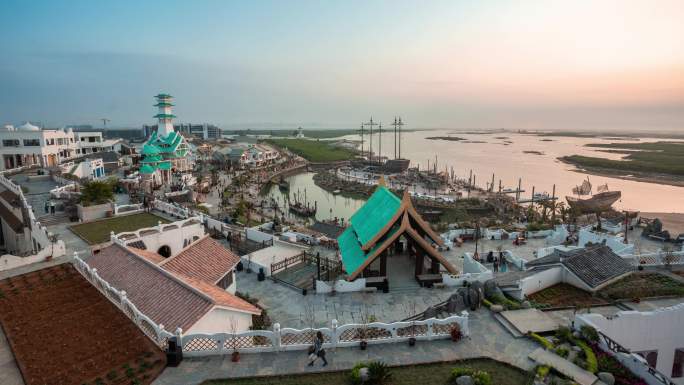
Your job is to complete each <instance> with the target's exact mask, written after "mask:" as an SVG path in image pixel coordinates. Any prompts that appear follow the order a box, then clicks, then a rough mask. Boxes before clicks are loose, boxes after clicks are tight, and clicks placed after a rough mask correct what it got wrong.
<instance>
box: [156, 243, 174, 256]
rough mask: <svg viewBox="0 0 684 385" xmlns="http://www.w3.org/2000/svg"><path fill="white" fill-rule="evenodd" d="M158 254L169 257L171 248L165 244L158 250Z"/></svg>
mask: <svg viewBox="0 0 684 385" xmlns="http://www.w3.org/2000/svg"><path fill="white" fill-rule="evenodd" d="M157 254H159V255H161V256H162V257H164V258H168V257H170V256H171V248H170V247H168V246H166V245H164V246H162V247H160V248H159V250H157Z"/></svg>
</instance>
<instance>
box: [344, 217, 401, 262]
mask: <svg viewBox="0 0 684 385" xmlns="http://www.w3.org/2000/svg"><path fill="white" fill-rule="evenodd" d="M399 228H400V226H394V227H392V229H390V231H388V232H387V235H385V236H384V237H382V239H381V240H380V242H378V243H376V244H375V246H373V247H372V248H371V249H370V250H368V253H364V252H363V250H361V244H359V241H358V239H357V237H356V233H355V232H354V229H353V228H352V227H351V226H350V227H347V229H346V230H344V232H343V233H342V234H340V236H339V237H337V243H338V245H339V247H340V255H341V256H342V265H343V266H344V270H345V271H346V272H347V274H352V273H353V272H355V271H356V270H357V269H358V268H359V267H360V266H361V265H362V264H363V263H364V262H365V261H366V259H368V256H370V255H372V254H373V253H375V252H376V251H377V250H378V248H380V246H381V245H382V243H383V242H384V241H385V240H386V239H387V238H390V237H392V236H393V235H394V233H396V232H397V231H399Z"/></svg>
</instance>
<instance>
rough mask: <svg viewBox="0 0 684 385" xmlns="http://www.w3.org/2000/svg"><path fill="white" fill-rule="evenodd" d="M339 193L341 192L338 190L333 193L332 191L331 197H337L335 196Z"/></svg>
mask: <svg viewBox="0 0 684 385" xmlns="http://www.w3.org/2000/svg"><path fill="white" fill-rule="evenodd" d="M341 192H342V191H340V190H335V191H333V192H332V193H333V195H337V194H339V193H341Z"/></svg>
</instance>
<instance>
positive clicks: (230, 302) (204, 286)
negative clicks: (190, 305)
mask: <svg viewBox="0 0 684 385" xmlns="http://www.w3.org/2000/svg"><path fill="white" fill-rule="evenodd" d="M176 276H177V277H178V278H180V279H182V280H184V281H185V282H187V283H188V284H189V285H192V286H193V287H194V288H196V289H198V290H200V291H201V292H202V293H204V294H206V295H208V296H210V297H211V298H212V299H213V300H214V302H215V303H216V305H218V306H224V307H229V308H231V309H237V310H242V311H246V312H248V313H252V314H256V315H259V314H261V309H259V308H258V307H256V306H254V305H252V304H251V303H249V302H247V301H245V300H244V299H242V298H240V297H238V296H236V295H233V294H231V293H229V292H227V291H225V290H223V289H221V288H220V287H218V286H216V285H213V284H211V283H209V282H204V281H201V280H199V279H195V278H190V277H188V276H184V275H181V274H176Z"/></svg>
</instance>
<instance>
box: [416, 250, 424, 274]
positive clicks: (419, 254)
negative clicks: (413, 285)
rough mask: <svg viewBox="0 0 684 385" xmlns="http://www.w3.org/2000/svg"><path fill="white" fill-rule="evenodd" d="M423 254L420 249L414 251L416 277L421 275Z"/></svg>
mask: <svg viewBox="0 0 684 385" xmlns="http://www.w3.org/2000/svg"><path fill="white" fill-rule="evenodd" d="M424 257H425V256H424V254H423V250H421V249H416V270H415V273H416V276H419V275H421V274H423V259H424Z"/></svg>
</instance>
